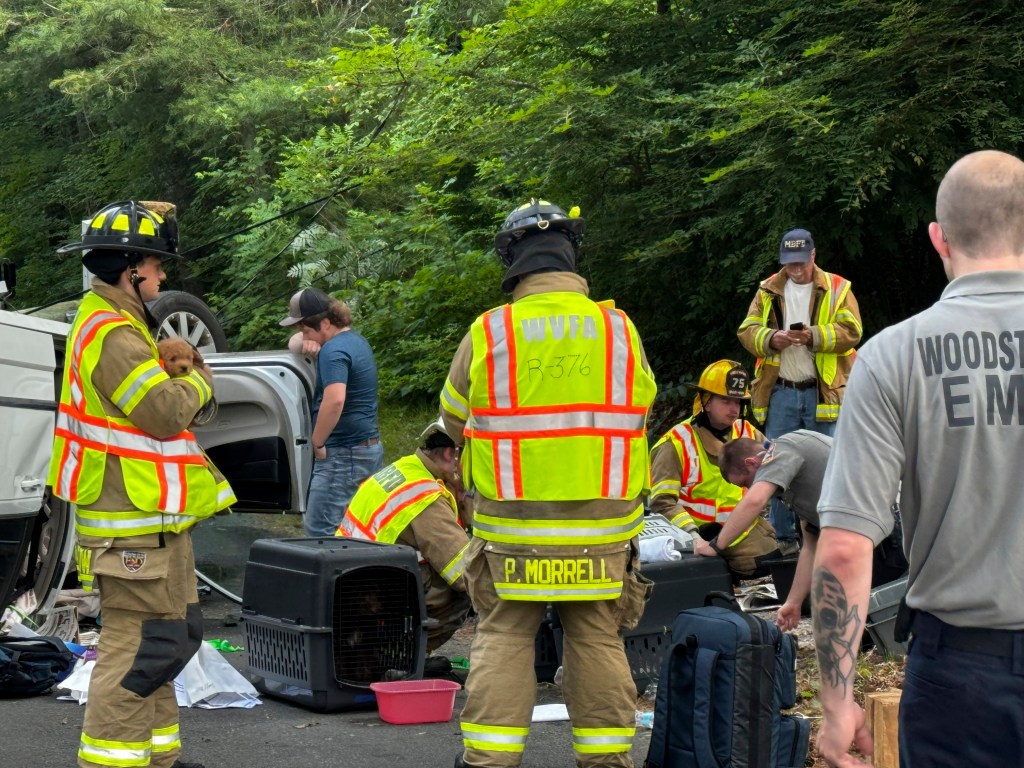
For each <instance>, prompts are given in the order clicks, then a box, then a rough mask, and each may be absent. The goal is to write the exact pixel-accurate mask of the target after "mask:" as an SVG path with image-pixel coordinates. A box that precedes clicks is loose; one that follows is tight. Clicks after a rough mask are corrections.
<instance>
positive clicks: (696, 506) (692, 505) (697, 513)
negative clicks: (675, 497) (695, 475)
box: [686, 499, 716, 523]
mask: <svg viewBox="0 0 1024 768" xmlns="http://www.w3.org/2000/svg"><path fill="white" fill-rule="evenodd" d="M686 509H687V511H688V512H689V513H690V514H691V515H692V516H693V517H696V518H697V519H698V520H700V521H701V522H703V523H713V522H715V514H716V509H715V501H714V499H687V500H686Z"/></svg>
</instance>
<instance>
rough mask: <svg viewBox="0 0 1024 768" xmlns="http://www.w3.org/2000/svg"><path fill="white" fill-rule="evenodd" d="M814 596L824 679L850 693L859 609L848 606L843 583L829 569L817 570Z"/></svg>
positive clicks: (814, 613)
mask: <svg viewBox="0 0 1024 768" xmlns="http://www.w3.org/2000/svg"><path fill="white" fill-rule="evenodd" d="M811 593H812V595H813V597H812V600H813V605H812V609H813V615H814V619H813V621H814V645H815V647H816V649H817V652H818V667H819V669H820V670H821V680H822V682H823V683H824V684H825V685H828V686H831V687H833V688H839V687H842V689H843V695H844V696H845V695H846V694H848V693H850V692H851V691H850V689H851V686H852V685H853V675H854V672H855V671H856V669H857V643H858V641H859V639H860V631H861V625H862V622H861V619H860V615H859V611H860V606H857V605H849V604H848V603H847V599H846V590H845V589H843V585H842V583H841V582H840V581H839V579H837V578H836V577H835V575H834V574H833V573H832V572H831V571H830V570H828V569H827V568H818V569H816V570H815V571H814V583H813V586H812V589H811Z"/></svg>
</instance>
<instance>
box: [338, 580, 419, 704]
mask: <svg viewBox="0 0 1024 768" xmlns="http://www.w3.org/2000/svg"><path fill="white" fill-rule="evenodd" d="M418 590H419V585H418V582H417V580H416V577H415V576H414V575H413V574H411V573H409V572H407V571H402V570H398V569H396V568H380V567H370V568H359V569H356V570H353V571H349V572H348V573H345V574H344V575H342V576H339V577H338V580H337V582H336V583H335V587H334V626H333V629H334V670H335V674H336V676H337V680H338V682H339V683H347V684H349V685H369V684H370V683H375V682H379V681H381V680H383V679H384V675H385V673H386V672H388V670H397V671H400V672H405V673H407V674H410V675H411V674H413V673H414V672H415V670H416V662H417V650H418V649H417V643H416V639H417V636H418V631H414V629H415V630H418V626H416V627H414V626H413V622H414V621H415V620H416V619H417V616H418V614H419V595H418V594H417V591H418ZM417 625H418V622H417Z"/></svg>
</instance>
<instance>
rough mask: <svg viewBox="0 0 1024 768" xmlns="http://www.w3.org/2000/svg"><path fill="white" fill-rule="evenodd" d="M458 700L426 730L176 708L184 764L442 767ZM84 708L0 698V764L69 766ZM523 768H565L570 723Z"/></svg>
mask: <svg viewBox="0 0 1024 768" xmlns="http://www.w3.org/2000/svg"><path fill="white" fill-rule="evenodd" d="M202 607H203V613H204V616H205V619H206V628H205V629H206V637H207V638H223V639H226V640H229V641H231V642H232V643H233V644H234V645H241V646H244V645H245V642H244V634H243V630H242V627H241V625H239V624H238V623H237V617H238V613H239V608H238V606H237V605H235V604H233V603H231V602H229V601H228V600H226V599H224V598H222V597H220V596H219V595H217V594H216V593H214V594H212V595H209V596H204V597H203V598H202ZM471 636H472V632H471V628H467V629H464V630H462V631H460V632H459V633H458V634H457V635H456V637H455V638H453V640H452V641H451V642H450V643H449V644H448V645H446V646H444V647H443V648H442V649H440V652H441V653H444V654H446V655H448V656H468V655H469V654H468V644H469V642H470V639H471ZM225 658H227V659H228V660H229V661H230V662H231V664H232V665H233V666H234V667H235V668H237V669H239V670H241V671H243V673H244V669H245V667H246V664H247V658H246V653H245V651H239V652H236V653H228V654H225ZM471 663H472V660H471ZM595 674H599V672H595ZM537 692H538V696H537V703H554V702H561V701H562V697H561V693H560V691H559V689H558V688H557V687H556V686H554V685H551V684H546V683H541V684H539V685H538V686H537ZM464 701H465V694H464V693H463V692H461V691H460V692H459V694H458V695H457V697H456V700H455V713H454V715H453V717H452V719H451V720H450V721H449V722H447V723H438V724H431V725H389V724H387V723H384V722H383V721H381V720H380V718H379V717H378V716H377V712H376V710H370V711H363V712H342V713H332V714H320V713H317V712H311V711H309V710H306V709H303V708H301V707H298V706H295V705H292V704H289V703H287V702H284V701H279V700H275V699H272V698H269V697H266V696H264V697H262V702H263V703H262V704H261V705H260V706H257V707H255V708H253V709H223V710H204V709H189V708H183V709H182V710H181V731H182V742H183V744H184V748H183V753H182V759H183V760H187V761H194V762H199V763H202V764H203V765H205V766H206V768H253V767H254V766H259V767H260V768H263V767H264V766H266V767H270V766H274V767H280V768H316V767H318V766H346V767H347V766H353V767H355V766H358V767H359V768H404V767H405V766H409V767H410V768H435V767H436V768H449V766H451V765H452V764H453V762H454V759H455V756H456V754H458V753H459V752H460V750H461V748H462V739H461V735H460V733H459V722H458V713H459V712H460V711H461V708H462V704H463V702H464ZM84 711H85V708H84V707H82V706H80V705H78V704H76V703H74V702H70V701H58V700H57V698H56V696H55V695H53V694H50V695H45V696H37V697H33V698H30V699H19V700H0V722H2V724H3V725H2V728H0V733H2V737H0V762H2V764H3V765H8V766H18V767H19V768H20V767H21V766H24V767H25V768H50V767H51V766H53V767H54V768H56V767H58V766H60V767H61V768H68V767H70V766H74V765H75V764H76V760H75V756H76V753H77V748H78V739H79V735H80V732H81V727H82V716H83V714H84ZM649 740H650V732H649V731H644V730H638V733H637V738H636V741H635V742H634V746H633V751H632V753H631V754H632V757H633V760H634V762H635V763H636V764H637V765H638V766H639V765H642V764H643V760H644V757H645V756H646V754H647V745H648V743H649ZM522 765H523V766H525V768H559V767H561V766H564V767H565V768H571V766H573V765H574V760H573V753H572V731H571V727H570V725H569V723H568V722H559V723H538V724H535V725H534V726H533V727H532V728H531V730H530V737H529V742H528V743H527V747H526V753H525V756H524V759H523V763H522Z"/></svg>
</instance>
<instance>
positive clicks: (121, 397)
mask: <svg viewBox="0 0 1024 768" xmlns="http://www.w3.org/2000/svg"><path fill="white" fill-rule="evenodd" d="M169 379H170V377H169V376H168V375H167V372H166V371H164V369H163V368H161V367H160V364H159V363H158V362H157V361H156V360H147V361H146V362H144V363H141V364H139V365H138V366H136V368H135V370H133V371H132V372H131V373H129V374H128V375H127V376H126V377H125V380H124V381H123V382H121V385H120V386H119V387H118V388H117V389H115V390H114V393H113V394H112V395H111V396H110V400H111V402H113V403H114V405H116V406H117V407H118V408H120V409H121V411H122V412H123V413H124V414H125V415H126V416H128V415H131V412H132V411H134V410H135V406H137V405H138V404H139V402H140V401H141V400H142V398H144V397H145V396H146V395H147V394H149V391H150V390H151V389H152V388H153V387H155V386H156V385H157V384H162V383H163V382H165V381H168V380H169Z"/></svg>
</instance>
